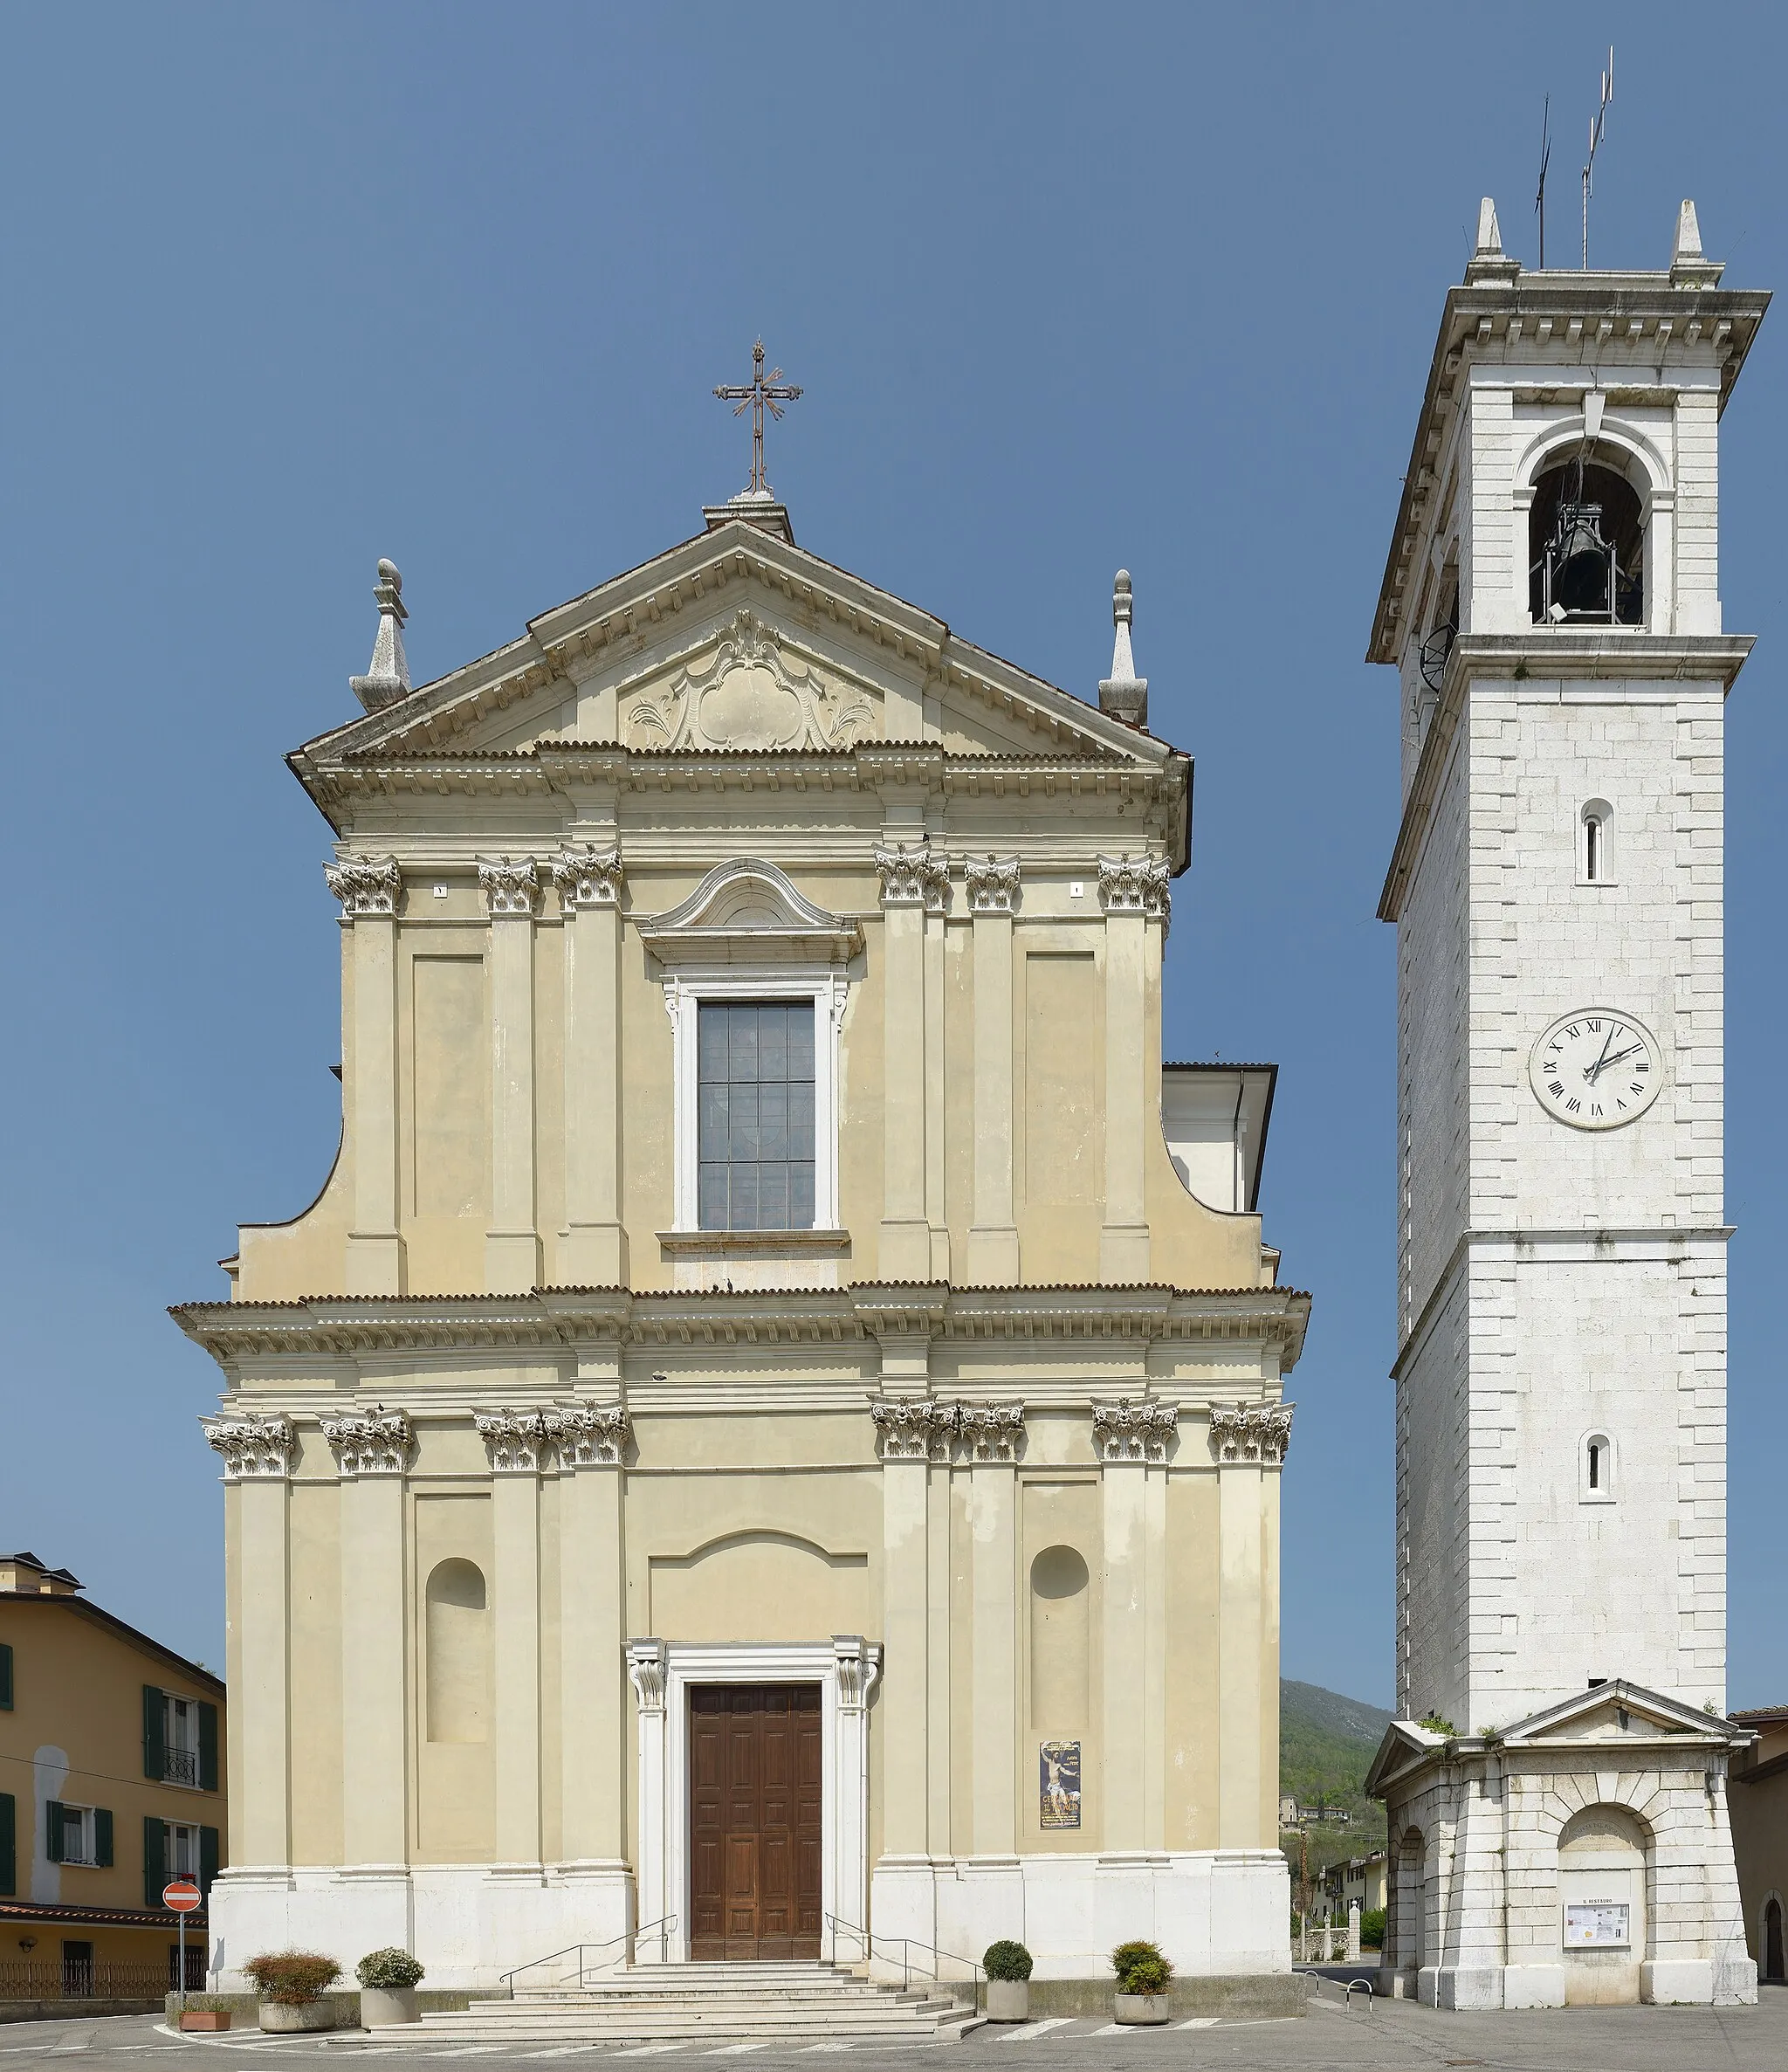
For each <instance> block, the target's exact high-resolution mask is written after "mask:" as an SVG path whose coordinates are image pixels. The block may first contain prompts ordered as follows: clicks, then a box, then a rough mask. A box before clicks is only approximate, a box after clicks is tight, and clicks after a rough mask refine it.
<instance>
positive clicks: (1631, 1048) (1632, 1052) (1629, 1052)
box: [1589, 1043, 1645, 1085]
mask: <svg viewBox="0 0 1788 2072" xmlns="http://www.w3.org/2000/svg"><path fill="white" fill-rule="evenodd" d="M1644 1049H1645V1045H1644V1044H1643V1043H1629V1044H1628V1045H1627V1047H1626V1050H1617V1051H1616V1052H1615V1053H1614V1055H1613V1057H1610V1058H1608V1059H1606V1061H1605V1060H1603V1059H1601V1058H1598V1059H1597V1060H1596V1065H1595V1070H1594V1071H1592V1072H1591V1074H1590V1076H1589V1077H1590V1084H1592V1085H1593V1084H1595V1078H1596V1073H1598V1072H1603V1071H1607V1070H1611V1069H1612V1068H1613V1066H1615V1065H1617V1064H1620V1063H1622V1062H1623V1060H1625V1059H1626V1058H1629V1057H1637V1056H1638V1054H1639V1053H1640V1051H1641V1050H1644Z"/></svg>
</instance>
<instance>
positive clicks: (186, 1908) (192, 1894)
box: [162, 1878, 205, 1914]
mask: <svg viewBox="0 0 1788 2072" xmlns="http://www.w3.org/2000/svg"><path fill="white" fill-rule="evenodd" d="M204 1903H205V1896H204V1894H203V1892H201V1891H200V1890H199V1889H198V1887H197V1886H196V1884H194V1883H193V1882H192V1880H191V1879H190V1878H175V1880H174V1882H173V1883H171V1884H167V1885H163V1886H162V1905H163V1906H164V1907H168V1908H170V1909H172V1910H173V1911H174V1912H175V1913H176V1914H191V1913H196V1912H197V1910H199V1908H200V1907H202V1906H203V1904H204Z"/></svg>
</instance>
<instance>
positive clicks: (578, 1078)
mask: <svg viewBox="0 0 1788 2072" xmlns="http://www.w3.org/2000/svg"><path fill="white" fill-rule="evenodd" d="M547 868H548V870H549V871H550V872H551V874H552V876H553V878H554V882H555V883H556V884H557V885H558V887H559V908H560V914H561V915H562V917H563V919H564V922H565V929H564V935H565V1021H566V1026H565V1221H566V1229H565V1234H564V1236H563V1238H562V1239H561V1241H560V1258H559V1272H558V1276H557V1277H558V1278H559V1279H560V1280H561V1281H564V1282H566V1283H568V1284H574V1285H576V1286H581V1287H587V1288H619V1287H625V1286H626V1284H627V1278H628V1257H627V1234H626V1232H625V1231H624V1230H623V1229H622V1225H621V1012H620V1004H621V1003H620V983H621V888H622V880H623V876H624V873H623V871H622V862H621V851H620V849H619V847H618V846H616V845H614V844H610V845H609V847H607V848H599V847H598V846H596V845H595V843H581V844H579V845H576V846H574V847H571V848H568V849H566V850H561V852H560V854H559V855H558V856H557V857H554V859H553V860H552V862H551V863H550V864H548V865H547Z"/></svg>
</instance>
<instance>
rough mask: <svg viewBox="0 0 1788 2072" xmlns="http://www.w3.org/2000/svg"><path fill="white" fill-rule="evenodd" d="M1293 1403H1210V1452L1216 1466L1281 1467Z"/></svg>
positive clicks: (1288, 1442) (1289, 1428)
mask: <svg viewBox="0 0 1788 2072" xmlns="http://www.w3.org/2000/svg"><path fill="white" fill-rule="evenodd" d="M1295 1408H1296V1405H1295V1404H1293V1403H1213V1404H1212V1406H1211V1452H1212V1454H1213V1455H1214V1456H1215V1458H1216V1459H1217V1460H1218V1462H1220V1463H1224V1462H1237V1463H1241V1462H1255V1463H1259V1464H1260V1465H1261V1466H1262V1467H1268V1468H1277V1467H1282V1466H1283V1464H1284V1460H1285V1449H1286V1448H1287V1447H1288V1446H1289V1445H1290V1443H1291V1413H1292V1411H1293V1410H1294V1409H1295Z"/></svg>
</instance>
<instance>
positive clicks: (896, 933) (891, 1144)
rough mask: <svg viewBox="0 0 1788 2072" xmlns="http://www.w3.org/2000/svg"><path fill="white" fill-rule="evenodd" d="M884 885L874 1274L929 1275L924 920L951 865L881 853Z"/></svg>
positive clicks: (920, 855) (891, 850) (916, 849)
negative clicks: (878, 1222) (878, 1223)
mask: <svg viewBox="0 0 1788 2072" xmlns="http://www.w3.org/2000/svg"><path fill="white" fill-rule="evenodd" d="M875 864H876V870H877V873H878V874H879V876H880V878H881V881H882V945H883V947H882V956H883V970H882V1002H883V1008H882V1012H883V1032H884V1034H883V1066H882V1073H883V1079H882V1115H883V1125H882V1126H883V1151H882V1173H883V1208H882V1228H881V1237H880V1245H879V1249H878V1252H877V1273H878V1274H879V1276H880V1277H881V1278H882V1279H883V1280H884V1281H926V1280H929V1279H930V1278H931V1277H932V1226H931V1223H930V1221H929V1218H928V1216H927V1213H926V1173H927V1155H926V1123H927V1121H928V1119H929V1117H928V1105H929V1104H928V1102H927V1098H926V1087H925V1027H926V992H925V980H926V968H925V964H926V960H925V917H926V915H927V914H928V913H930V912H942V910H943V907H944V905H945V903H946V901H947V899H948V898H949V890H950V875H949V864H948V863H947V862H946V860H945V859H944V858H943V857H936V856H933V855H932V852H931V850H930V849H929V847H928V846H927V844H926V843H925V842H924V841H923V840H921V841H919V842H918V843H913V844H911V845H910V846H909V845H906V844H903V843H893V844H892V845H891V846H888V847H885V848H884V847H879V846H878V847H877V850H876V851H875Z"/></svg>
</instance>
